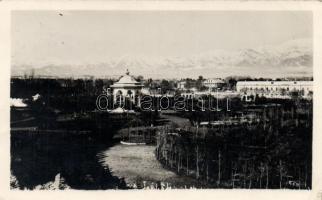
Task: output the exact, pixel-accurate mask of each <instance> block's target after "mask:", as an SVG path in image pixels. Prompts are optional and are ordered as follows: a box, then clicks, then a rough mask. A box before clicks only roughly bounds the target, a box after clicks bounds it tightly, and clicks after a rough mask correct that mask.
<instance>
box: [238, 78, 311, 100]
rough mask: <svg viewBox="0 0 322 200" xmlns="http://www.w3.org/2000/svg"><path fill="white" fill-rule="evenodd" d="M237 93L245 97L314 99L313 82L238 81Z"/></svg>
mask: <svg viewBox="0 0 322 200" xmlns="http://www.w3.org/2000/svg"><path fill="white" fill-rule="evenodd" d="M236 90H237V92H239V93H240V95H241V96H242V97H243V96H251V95H252V96H254V97H256V96H259V97H266V98H282V99H287V98H291V97H292V96H294V95H297V96H300V97H302V98H312V96H313V81H238V82H237V85H236Z"/></svg>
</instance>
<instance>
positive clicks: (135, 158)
mask: <svg viewBox="0 0 322 200" xmlns="http://www.w3.org/2000/svg"><path fill="white" fill-rule="evenodd" d="M154 149H155V147H154V146H146V145H140V146H126V145H122V144H119V145H116V146H113V147H111V148H110V149H108V150H107V151H104V152H101V153H99V155H98V157H99V159H100V163H101V164H102V165H103V166H105V167H108V168H109V169H110V170H111V173H112V175H114V176H117V177H119V178H124V179H125V182H126V183H127V184H128V185H130V186H131V185H133V184H135V183H138V182H143V181H146V183H147V184H152V185H153V184H154V183H157V182H162V183H164V184H165V185H169V186H171V187H172V188H184V187H185V186H186V187H191V186H194V185H196V180H194V179H192V178H189V177H182V176H179V175H177V174H175V173H174V172H172V171H170V170H167V169H164V168H163V167H162V165H161V164H160V163H159V161H157V160H156V158H155V155H154Z"/></svg>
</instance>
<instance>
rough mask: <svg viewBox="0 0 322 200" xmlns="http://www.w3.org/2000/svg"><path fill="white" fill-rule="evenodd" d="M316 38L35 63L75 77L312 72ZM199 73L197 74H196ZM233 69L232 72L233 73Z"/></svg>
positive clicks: (45, 71) (18, 71) (44, 71)
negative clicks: (170, 54)
mask: <svg viewBox="0 0 322 200" xmlns="http://www.w3.org/2000/svg"><path fill="white" fill-rule="evenodd" d="M312 63H313V50H312V40H310V39H296V40H291V41H287V42H285V43H282V44H279V45H275V46H263V47H258V48H247V49H240V50H235V51H227V50H215V51H211V52H205V53H200V54H198V55H193V56H191V57H167V58H163V57H146V56H130V55H125V56H123V57H120V58H116V59H110V60H108V61H107V62H100V63H95V64H84V65H58V64H50V65H46V66H42V67H37V68H36V67H35V68H34V73H35V74H36V75H45V76H59V77H72V76H81V75H92V76H104V75H106V76H109V75H120V74H123V73H124V72H125V70H126V69H130V71H131V72H134V73H135V74H141V75H143V76H149V77H160V76H163V77H178V76H191V75H195V76H197V74H198V75H204V76H207V75H209V76H223V75H242V74H249V73H247V71H250V73H251V74H252V73H253V74H255V75H257V74H258V75H261V76H265V75H266V76H269V75H272V74H280V75H293V74H294V75H296V74H301V75H303V74H306V75H312V71H313V69H312V68H313V67H312ZM32 68H33V67H32V66H30V65H29V66H28V65H14V64H13V67H12V75H23V74H25V73H27V74H30V71H31V69H32ZM196 73H197V74H196ZM229 73H231V74H229Z"/></svg>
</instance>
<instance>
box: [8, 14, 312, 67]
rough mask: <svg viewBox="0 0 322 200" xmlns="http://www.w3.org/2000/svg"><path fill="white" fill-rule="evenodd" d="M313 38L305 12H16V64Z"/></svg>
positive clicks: (188, 52)
mask: <svg viewBox="0 0 322 200" xmlns="http://www.w3.org/2000/svg"><path fill="white" fill-rule="evenodd" d="M298 38H312V13H311V12H306V11H14V12H13V13H12V64H13V66H19V65H30V66H32V67H35V68H37V67H43V66H46V65H51V64H53V65H73V64H75V65H81V64H96V63H102V62H108V61H109V60H111V59H118V58H120V57H123V56H130V57H131V56H132V57H135V56H144V57H189V56H194V55H197V54H201V53H205V52H210V51H213V50H217V49H222V50H228V51H230V50H237V49H245V48H254V47H258V46H265V45H278V44H280V43H283V42H286V41H289V40H293V39H298Z"/></svg>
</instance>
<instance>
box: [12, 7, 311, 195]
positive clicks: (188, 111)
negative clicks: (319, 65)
mask: <svg viewBox="0 0 322 200" xmlns="http://www.w3.org/2000/svg"><path fill="white" fill-rule="evenodd" d="M313 42H314V41H313V13H312V11H291V10H290V11H282V10H280V11H268V10H266V11H264V10H263V11H255V10H253V11H252V10H241V11H237V10H236V11H231V10H230V11H228V10H227V11H225V10H217V11H216V10H214V11H211V10H190V11H189V10H161V11H158V10H83V11H82V10H13V11H12V12H11V70H10V71H11V75H10V77H11V78H10V188H11V190H134V189H149V190H165V189H182V190H185V189H218V188H219V189H227V190H230V189H248V190H252V189H263V190H265V189H277V190H311V189H312V129H313V126H312V121H313V93H314V92H313Z"/></svg>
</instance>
